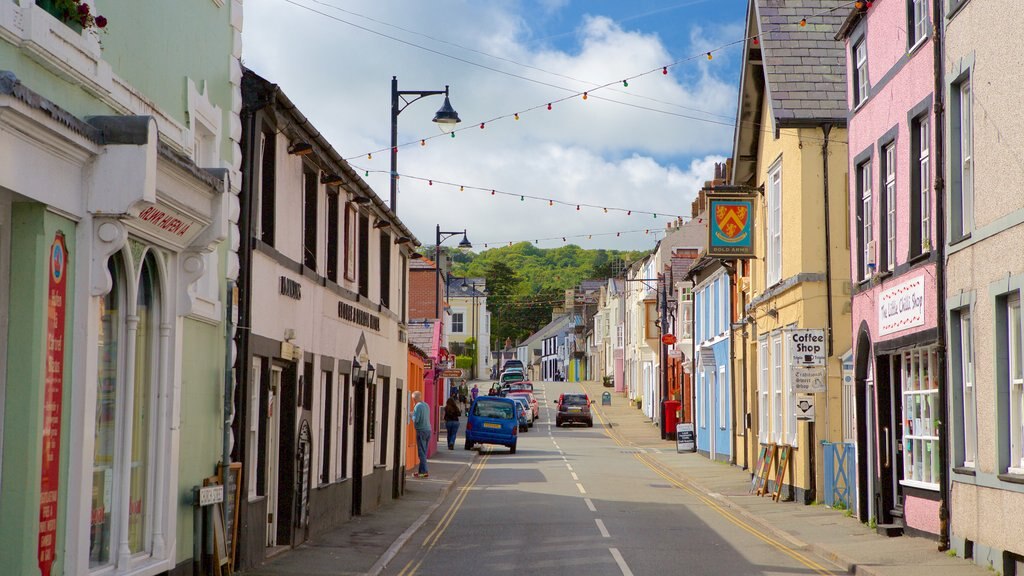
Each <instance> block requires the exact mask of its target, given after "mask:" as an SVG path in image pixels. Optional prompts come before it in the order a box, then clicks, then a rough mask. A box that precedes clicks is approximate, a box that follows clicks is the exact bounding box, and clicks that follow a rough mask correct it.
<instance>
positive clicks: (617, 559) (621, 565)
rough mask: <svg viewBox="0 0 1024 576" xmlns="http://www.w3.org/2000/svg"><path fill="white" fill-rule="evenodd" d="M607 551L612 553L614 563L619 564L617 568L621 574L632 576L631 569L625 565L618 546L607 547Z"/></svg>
mask: <svg viewBox="0 0 1024 576" xmlns="http://www.w3.org/2000/svg"><path fill="white" fill-rule="evenodd" d="M608 551H609V552H611V553H612V558H614V559H615V563H616V564H618V565H619V570H622V576H633V571H632V570H630V569H629V566H627V565H626V561H625V560H623V559H622V554H619V549H618V548H609V549H608Z"/></svg>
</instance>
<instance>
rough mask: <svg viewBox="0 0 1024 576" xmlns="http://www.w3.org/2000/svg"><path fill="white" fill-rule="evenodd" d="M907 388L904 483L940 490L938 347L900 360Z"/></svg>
mask: <svg viewBox="0 0 1024 576" xmlns="http://www.w3.org/2000/svg"><path fill="white" fill-rule="evenodd" d="M897 358H898V359H899V366H900V370H902V374H901V380H902V386H903V406H902V418H903V423H902V424H903V480H902V482H903V483H904V484H907V485H911V486H917V487H920V488H932V489H938V487H939V465H940V462H939V436H938V434H939V421H940V419H941V414H940V412H939V381H938V379H939V373H938V370H939V358H938V352H937V350H936V348H934V347H929V348H917V349H913V350H908V351H906V352H903V353H902V354H900V355H899V356H898V357H897Z"/></svg>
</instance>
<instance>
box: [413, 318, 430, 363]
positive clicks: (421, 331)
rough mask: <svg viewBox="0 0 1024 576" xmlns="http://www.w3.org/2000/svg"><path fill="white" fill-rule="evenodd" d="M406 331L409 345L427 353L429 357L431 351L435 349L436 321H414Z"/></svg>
mask: <svg viewBox="0 0 1024 576" xmlns="http://www.w3.org/2000/svg"><path fill="white" fill-rule="evenodd" d="M406 330H407V331H408V340H409V343H410V344H412V345H414V346H416V347H417V348H419V349H420V350H423V351H425V352H426V353H427V355H428V356H429V355H430V351H431V350H433V349H434V321H433V320H425V321H424V320H414V321H412V322H409V325H408V327H407V328H406Z"/></svg>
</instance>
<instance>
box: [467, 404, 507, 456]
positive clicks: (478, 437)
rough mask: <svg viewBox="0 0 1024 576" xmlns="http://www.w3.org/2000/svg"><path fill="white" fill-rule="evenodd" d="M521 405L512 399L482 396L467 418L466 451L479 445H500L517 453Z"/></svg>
mask: <svg viewBox="0 0 1024 576" xmlns="http://www.w3.org/2000/svg"><path fill="white" fill-rule="evenodd" d="M518 411H519V404H518V403H517V402H516V401H515V400H513V399H511V398H502V397H500V396H480V397H478V398H477V399H476V400H475V401H474V402H473V405H472V406H471V407H470V408H469V414H468V415H467V417H466V450H472V449H473V447H474V446H476V445H477V444H500V445H502V446H508V448H509V451H510V452H511V453H512V454H515V453H516V442H517V441H518V439H519V414H518Z"/></svg>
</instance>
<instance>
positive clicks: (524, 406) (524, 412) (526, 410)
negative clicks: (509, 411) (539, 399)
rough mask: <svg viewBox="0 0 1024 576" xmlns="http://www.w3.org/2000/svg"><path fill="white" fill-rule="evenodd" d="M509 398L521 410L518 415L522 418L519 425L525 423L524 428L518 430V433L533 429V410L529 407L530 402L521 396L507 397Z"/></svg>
mask: <svg viewBox="0 0 1024 576" xmlns="http://www.w3.org/2000/svg"><path fill="white" fill-rule="evenodd" d="M509 398H511V399H513V400H515V401H516V402H517V403H518V404H519V407H520V408H521V410H520V413H519V414H520V416H522V419H521V420H520V421H519V423H520V424H523V423H524V422H525V423H526V428H525V429H524V428H520V429H519V431H520V432H529V431H530V428H533V408H531V407H530V400H529V399H528V398H524V397H522V396H509Z"/></svg>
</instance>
